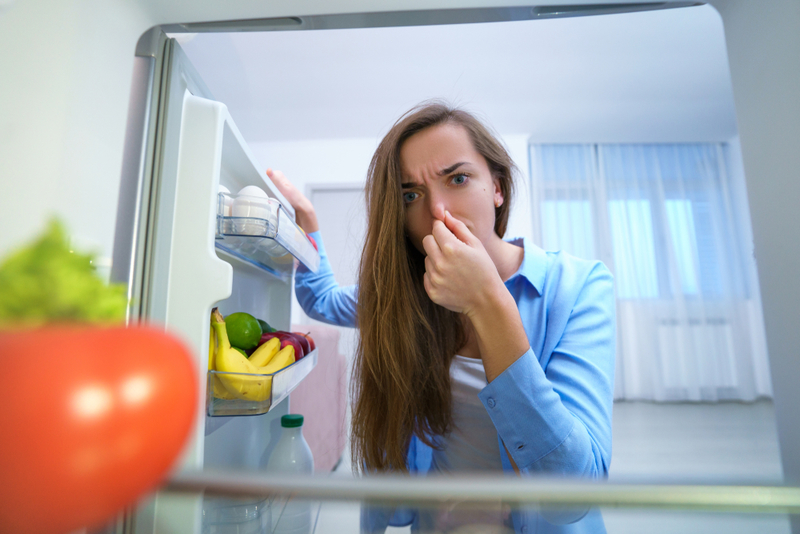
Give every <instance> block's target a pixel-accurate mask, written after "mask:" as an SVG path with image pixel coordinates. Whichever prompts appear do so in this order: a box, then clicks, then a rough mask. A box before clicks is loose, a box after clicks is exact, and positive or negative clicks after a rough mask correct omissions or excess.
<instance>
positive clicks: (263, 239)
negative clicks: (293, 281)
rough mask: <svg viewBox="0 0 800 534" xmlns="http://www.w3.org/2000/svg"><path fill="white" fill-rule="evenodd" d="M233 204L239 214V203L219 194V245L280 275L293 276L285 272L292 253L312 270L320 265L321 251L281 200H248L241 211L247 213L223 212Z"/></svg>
mask: <svg viewBox="0 0 800 534" xmlns="http://www.w3.org/2000/svg"><path fill="white" fill-rule="evenodd" d="M236 200H239V197H237V199H236ZM245 200H247V199H245ZM232 203H233V206H234V208H235V209H234V214H235V215H236V207H237V205H238V204H237V203H236V202H234V201H233V199H232V198H231V197H230V196H229V195H226V194H225V193H220V194H219V201H218V209H217V231H216V245H217V248H220V249H222V250H225V251H226V252H228V253H231V254H234V255H236V256H238V257H240V258H243V259H245V260H247V261H249V262H250V263H252V264H255V265H257V266H259V267H261V268H263V269H265V270H267V271H268V272H270V273H272V274H275V275H276V276H278V277H279V278H284V276H283V274H285V275H287V276H288V275H290V273H289V272H286V273H282V272H284V271H291V269H292V268H293V261H292V256H293V257H295V258H297V259H298V260H299V261H300V262H301V263H302V264H303V265H305V266H306V267H308V268H309V269H310V270H312V271H316V270H317V269H318V268H319V254H317V251H316V250H315V249H314V246H313V245H312V244H311V241H309V239H308V237H306V235H305V232H303V230H302V229H301V228H300V227H299V226H297V224H295V222H294V220H292V218H291V216H289V214H288V213H286V210H285V209H284V208H283V206H282V205H281V203H280V202H279V201H278V200H276V199H273V198H263V199H260V198H259V199H252V201H249V200H248V201H247V202H246V203H247V204H248V208H247V209H246V210H245V212H243V213H242V215H244V214H245V213H246V215H247V216H226V215H220V213H225V211H226V207H227V206H230V205H231V204H232ZM256 203H257V204H258V205H257V206H255V204H256ZM240 211H241V210H240ZM275 271H278V272H277V273H276V272H275Z"/></svg>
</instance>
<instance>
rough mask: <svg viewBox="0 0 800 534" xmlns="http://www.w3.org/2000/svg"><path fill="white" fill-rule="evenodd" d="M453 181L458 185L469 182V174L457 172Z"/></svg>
mask: <svg viewBox="0 0 800 534" xmlns="http://www.w3.org/2000/svg"><path fill="white" fill-rule="evenodd" d="M453 183H454V184H456V185H464V184H465V183H467V175H466V174H456V175H455V176H453Z"/></svg>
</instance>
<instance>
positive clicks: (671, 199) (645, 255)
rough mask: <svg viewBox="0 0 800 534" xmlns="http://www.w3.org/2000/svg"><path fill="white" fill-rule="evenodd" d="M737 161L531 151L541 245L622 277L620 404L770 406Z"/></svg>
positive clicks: (638, 152) (722, 153)
mask: <svg viewBox="0 0 800 534" xmlns="http://www.w3.org/2000/svg"><path fill="white" fill-rule="evenodd" d="M733 159H734V158H731V157H730V154H729V153H728V147H727V145H723V144H671V145H531V160H530V161H531V179H532V182H533V187H532V191H533V193H532V194H533V199H532V201H533V206H534V207H535V208H534V213H535V215H534V235H537V236H539V238H540V244H541V245H542V247H543V248H544V249H545V250H564V251H566V252H569V253H571V254H573V255H576V256H579V257H584V258H587V259H599V260H601V261H603V262H604V263H605V264H606V265H607V266H608V267H609V269H610V270H611V272H612V273H614V277H615V283H616V293H617V373H616V381H615V398H616V399H630V400H633V399H636V400H653V401H679V400H691V401H717V400H753V399H755V398H757V397H761V396H771V395H772V389H771V384H770V380H769V366H768V362H767V351H766V341H765V336H764V326H763V318H762V315H761V301H760V297H759V291H758V284H757V279H756V271H755V262H754V259H753V255H752V250H753V245H752V237H751V235H752V234H751V230H750V219H749V212H748V209H747V201H746V196H745V194H744V183H743V179H741V178H739V179H738V181H737V180H736V179H735V178H732V176H733V177H735V176H737V175H738V176H741V174H740V173H731V172H729V171H728V168H729V166H730V163H731V160H733ZM735 163H736V164H739V162H738V161H737V162H735ZM537 208H538V209H537Z"/></svg>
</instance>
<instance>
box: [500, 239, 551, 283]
mask: <svg viewBox="0 0 800 534" xmlns="http://www.w3.org/2000/svg"><path fill="white" fill-rule="evenodd" d="M507 241H508V242H510V243H513V244H514V245H517V246H519V245H520V241H522V248H523V250H524V251H525V252H524V254H523V256H522V263H521V264H520V266H519V269H517V272H516V273H514V274H513V275H512V276H511V278H509V279H508V280H506V282H510V281H512V280H513V279H514V278H516V277H517V276H521V277H523V278H525V279H526V280H527V281H528V282H530V284H531V285H532V286H533V287H534V288H535V289H536V291H537V292H538V293H539V294H540V295H541V294H542V292H543V291H544V279H545V275H546V274H547V253H546V252H545V251H544V250H542V249H541V248H539V247H537V246H536V245H535V244H534V243H533V241H531V240H530V239H528V238H527V237H525V238H522V237H517V238H512V239H508V240H507Z"/></svg>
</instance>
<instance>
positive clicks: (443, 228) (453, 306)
mask: <svg viewBox="0 0 800 534" xmlns="http://www.w3.org/2000/svg"><path fill="white" fill-rule="evenodd" d="M422 246H423V248H424V249H425V254H426V257H425V276H424V278H423V283H424V286H425V291H427V293H428V296H429V297H430V298H431V300H432V301H433V302H435V303H436V304H438V305H440V306H443V307H445V308H447V309H448V310H451V311H454V312H458V313H463V314H465V315H467V316H468V317H469V316H472V315H473V314H474V313H475V312H477V311H478V310H480V309H483V308H485V307H486V305H487V304H488V303H489V299H490V298H491V297H492V296H493V295H496V293H497V291H502V290H505V286H504V284H503V281H502V279H501V278H500V275H499V274H498V272H497V267H495V265H494V262H493V261H492V258H491V257H490V256H489V254H488V253H487V252H486V249H485V248H484V247H483V244H482V243H481V241H480V239H478V238H477V237H476V236H475V235H473V234H472V232H470V231H469V229H468V228H467V226H466V225H465V224H464V223H462V222H461V221H459V220H458V219H456V218H455V217H453V216H452V215H450V212H448V211H445V213H444V219H443V220H438V219H437V220H435V221H434V223H433V230H432V231H431V234H430V235H427V236H425V237H424V238H423V239H422Z"/></svg>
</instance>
